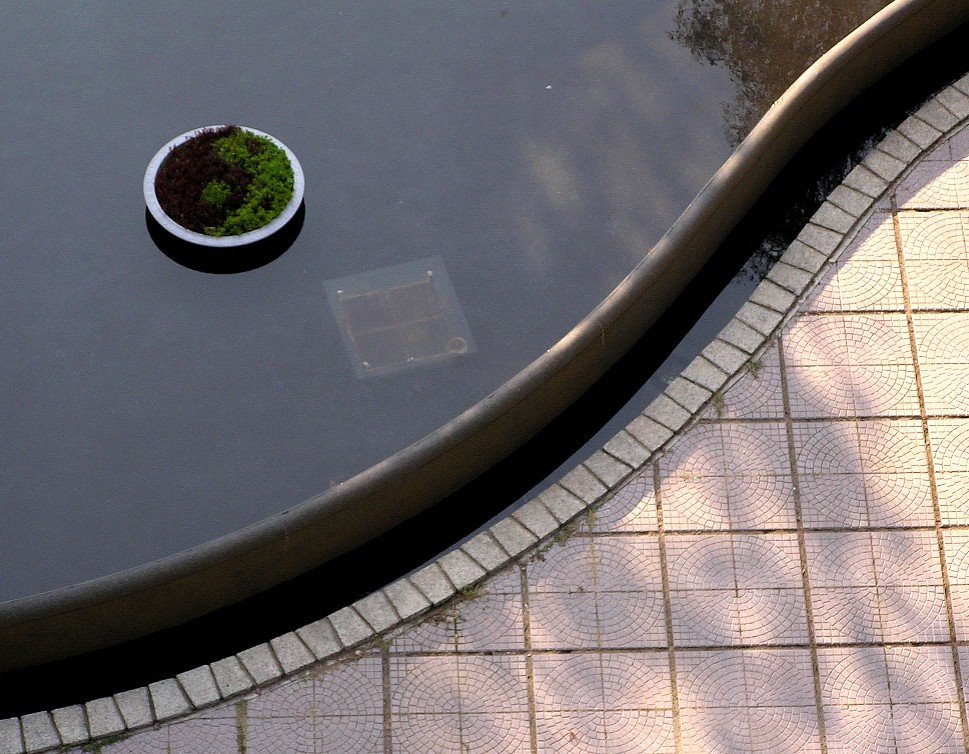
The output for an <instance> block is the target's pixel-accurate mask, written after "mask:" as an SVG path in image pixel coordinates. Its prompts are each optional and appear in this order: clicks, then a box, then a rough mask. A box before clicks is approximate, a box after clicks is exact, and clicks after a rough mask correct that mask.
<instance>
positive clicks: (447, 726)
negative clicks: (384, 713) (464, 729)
mask: <svg viewBox="0 0 969 754" xmlns="http://www.w3.org/2000/svg"><path fill="white" fill-rule="evenodd" d="M391 730H392V731H393V750H394V752H397V753H399V754H427V752H429V751H434V752H438V751H439V752H442V754H445V753H446V754H451V753H452V752H453V753H454V754H458V753H459V752H462V751H467V749H465V748H464V747H463V745H462V740H461V716H460V715H457V714H451V715H441V714H406V715H394V716H393V718H392V720H391ZM374 751H380V749H375V750H374Z"/></svg>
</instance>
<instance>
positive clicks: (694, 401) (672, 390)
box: [663, 325, 756, 414]
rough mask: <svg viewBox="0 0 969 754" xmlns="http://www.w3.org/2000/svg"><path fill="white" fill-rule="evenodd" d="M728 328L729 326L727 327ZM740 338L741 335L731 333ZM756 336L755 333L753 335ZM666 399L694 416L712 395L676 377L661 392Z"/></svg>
mask: <svg viewBox="0 0 969 754" xmlns="http://www.w3.org/2000/svg"><path fill="white" fill-rule="evenodd" d="M727 328H728V329H729V328H730V325H727ZM732 334H733V335H736V336H738V337H740V336H741V335H742V334H741V333H732ZM755 334H756V333H755ZM720 337H723V333H720ZM663 392H664V393H665V394H666V395H667V397H669V398H672V399H673V400H674V401H676V402H677V403H678V404H679V405H681V406H683V408H685V409H686V410H687V411H689V412H690V413H691V414H695V413H696V412H697V411H699V410H700V407H701V406H702V405H703V404H704V403H706V402H707V401H708V400H709V399H710V396H711V395H713V391H712V390H707V389H706V388H705V387H701V386H700V385H697V384H696V383H695V382H691V381H690V380H686V379H683V378H682V377H677V378H676V379H675V380H673V381H672V382H671V383H670V384H669V385H667V386H666V390H664V391H663Z"/></svg>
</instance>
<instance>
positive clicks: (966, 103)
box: [936, 86, 969, 119]
mask: <svg viewBox="0 0 969 754" xmlns="http://www.w3.org/2000/svg"><path fill="white" fill-rule="evenodd" d="M936 97H938V98H939V102H941V103H942V104H943V105H944V106H945V109H946V110H948V111H949V112H951V113H953V114H954V115H955V116H956V117H957V118H960V119H961V118H969V97H966V95H965V94H963V93H962V92H960V91H959V90H958V89H957V88H955V87H954V86H947V87H946V88H945V89H943V90H942V91H941V92H939V93H938V94H937V95H936Z"/></svg>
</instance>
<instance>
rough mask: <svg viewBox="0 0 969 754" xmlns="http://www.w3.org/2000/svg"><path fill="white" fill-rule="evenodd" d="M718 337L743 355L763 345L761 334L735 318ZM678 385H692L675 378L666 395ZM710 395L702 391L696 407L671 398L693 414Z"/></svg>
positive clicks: (754, 351) (694, 404)
mask: <svg viewBox="0 0 969 754" xmlns="http://www.w3.org/2000/svg"><path fill="white" fill-rule="evenodd" d="M718 337H719V338H720V340H724V341H726V342H727V343H729V344H730V345H732V346H736V347H737V348H739V349H740V350H741V351H744V352H745V353H749V354H754V353H756V352H757V349H758V348H760V347H761V346H762V345H764V335H763V334H762V333H759V332H757V331H756V330H755V329H754V328H752V327H751V326H750V325H747V324H744V323H743V322H741V321H740V320H739V319H737V318H736V317H734V318H733V319H732V320H730V321H729V322H728V323H727V326H726V327H725V328H723V329H722V330H721V331H720V335H719V336H718ZM679 383H686V384H687V385H690V384H692V383H690V382H687V381H686V380H681V379H680V378H677V379H675V380H673V382H672V383H670V386H669V387H668V388H667V389H666V394H667V395H673V393H672V392H670V390H671V388H673V387H674V385H678V384H679ZM711 395H713V393H710V392H708V391H704V392H703V400H702V401H699V405H697V404H696V403H692V404H691V405H687V404H686V403H683V401H680V400H679V398H677V396H675V395H673V397H674V398H675V399H676V400H677V401H678V402H679V403H680V405H682V406H686V408H688V409H690V411H693V412H695V411H697V410H698V409H699V408H700V406H702V405H703V404H704V403H706V402H707V400H709V398H710V396H711ZM694 406H695V407H694Z"/></svg>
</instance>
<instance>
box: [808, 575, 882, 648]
mask: <svg viewBox="0 0 969 754" xmlns="http://www.w3.org/2000/svg"><path fill="white" fill-rule="evenodd" d="M811 612H812V616H813V619H814V636H815V638H816V640H817V642H818V644H853V643H866V644H868V643H873V642H878V641H882V631H881V617H880V615H879V612H878V592H877V590H876V589H875V587H852V588H846V587H815V588H812V590H811Z"/></svg>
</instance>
